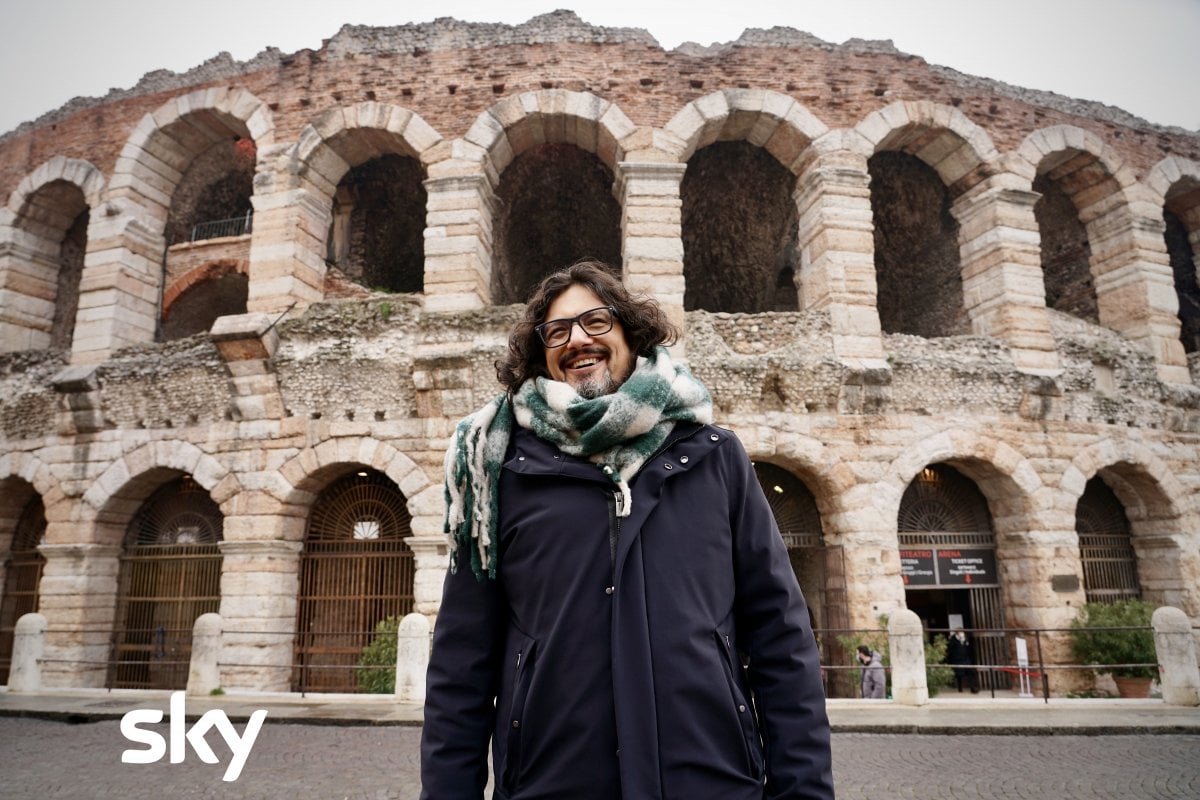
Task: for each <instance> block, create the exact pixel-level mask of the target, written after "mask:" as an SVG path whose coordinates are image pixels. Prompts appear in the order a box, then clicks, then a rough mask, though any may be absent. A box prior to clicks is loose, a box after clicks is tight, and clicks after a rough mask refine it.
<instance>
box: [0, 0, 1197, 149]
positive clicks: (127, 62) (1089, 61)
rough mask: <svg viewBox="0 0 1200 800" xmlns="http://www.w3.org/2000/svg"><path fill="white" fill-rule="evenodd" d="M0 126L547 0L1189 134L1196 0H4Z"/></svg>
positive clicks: (609, 17)
mask: <svg viewBox="0 0 1200 800" xmlns="http://www.w3.org/2000/svg"><path fill="white" fill-rule="evenodd" d="M0 2H2V3H3V8H2V9H0V21H2V22H3V24H0V132H6V131H9V130H11V129H12V128H15V127H16V126H17V125H19V124H20V123H21V122H24V121H27V120H32V119H36V118H37V117H39V116H41V115H42V114H44V113H45V112H47V111H51V110H53V109H55V108H58V107H59V106H61V105H62V104H64V103H66V102H67V101H68V100H70V99H71V98H73V97H77V96H102V95H104V94H106V93H107V92H108V90H109V89H110V88H119V89H126V88H129V87H131V86H133V85H134V84H135V83H137V81H138V80H139V79H140V78H141V76H142V75H144V74H145V73H147V72H150V71H153V70H157V69H170V70H174V71H176V72H183V71H186V70H188V69H190V68H192V67H194V66H196V65H198V64H200V63H202V62H204V61H206V60H208V59H209V58H211V57H212V56H214V55H216V54H218V53H220V52H221V51H222V50H224V51H228V52H229V53H230V54H231V55H232V56H233V57H234V58H236V59H239V60H245V59H248V58H252V57H253V56H254V55H256V54H257V53H259V52H260V51H261V50H263V49H264V48H266V47H269V46H274V47H278V48H279V49H280V50H282V51H284V52H285V53H290V52H295V51H297V50H300V49H303V48H312V49H317V48H318V47H320V46H321V40H322V39H328V38H329V37H331V36H333V35H334V34H335V33H336V32H337V30H338V29H339V28H340V27H341V26H342V25H343V24H345V23H354V24H361V25H379V26H385V25H402V24H405V23H411V22H428V21H430V20H431V19H433V18H434V17H435V16H437V17H441V16H452V17H455V18H457V19H461V20H467V21H471V22H504V23H508V24H517V23H520V22H524V21H525V20H527V19H529V18H530V17H533V16H535V15H537V14H540V13H545V12H547V11H552V10H554V9H555V8H570V9H572V10H574V11H575V12H576V13H578V14H579V16H580V17H581V18H582V19H583V20H584V21H586V22H590V23H592V24H595V25H604V26H614V27H636V28H645V29H646V30H648V31H650V33H651V34H652V35H653V36H654V37H655V38H656V39H657V40H658V42H659V44H661V45H662V46H663V47H665V48H668V49H670V48H673V47H676V46H678V45H679V44H680V43H682V42H685V41H695V42H699V43H701V44H711V43H713V42H727V41H732V40H734V39H736V38H737V37H738V36H739V35H740V34H741V32H742V31H743V30H744V29H745V28H769V27H772V26H775V25H783V26H788V27H792V28H796V29H799V30H802V31H807V32H809V33H812V34H814V35H816V36H818V37H820V38H822V39H824V40H826V41H829V42H835V43H840V42H843V41H845V40H846V39H849V38H851V37H858V38H862V39H891V40H892V41H893V42H894V43H895V45H896V47H898V48H899V49H900V50H903V51H904V52H907V53H911V54H913V55H918V56H921V57H922V58H924V59H925V60H926V61H929V62H930V63H933V64H941V65H944V66H947V67H952V68H954V69H957V70H959V71H960V72H966V73H969V74H972V75H979V76H983V77H988V78H994V79H997V80H1001V81H1004V82H1006V83H1011V84H1014V85H1017V86H1023V87H1027V88H1031V89H1044V90H1048V91H1053V92H1057V93H1058V94H1062V95H1066V96H1068V97H1075V98H1080V99H1084V100H1098V101H1100V102H1103V103H1107V104H1109V105H1114V106H1118V107H1120V108H1123V109H1125V110H1126V111H1129V112H1131V113H1133V114H1136V115H1138V116H1140V117H1143V118H1144V119H1147V120H1149V121H1151V122H1155V123H1158V124H1162V125H1177V126H1180V127H1183V128H1187V129H1189V130H1197V129H1200V0H782V1H781V0H770V1H769V2H763V1H761V0H724V1H723V2H719V3H718V2H706V0H693V2H687V3H674V2H671V3H668V2H659V3H650V2H646V0H641V2H625V1H624V0H605V1H604V2H594V1H593V0H586V1H583V0H575V1H574V2H572V1H571V0H549V2H533V1H531V0H503V2H496V0H490V2H478V1H477V0H434V2H431V3H426V2H422V3H415V2H400V1H398V0H392V1H391V2H385V1H384V0H202V2H197V3H183V2H175V0H0Z"/></svg>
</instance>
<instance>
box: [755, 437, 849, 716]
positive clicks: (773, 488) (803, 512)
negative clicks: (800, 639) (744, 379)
mask: <svg viewBox="0 0 1200 800" xmlns="http://www.w3.org/2000/svg"><path fill="white" fill-rule="evenodd" d="M754 474H755V475H756V476H757V477H758V482H759V484H761V485H762V488H763V493H764V494H766V496H767V503H768V504H769V505H770V506H771V513H772V514H773V515H774V516H775V524H776V525H778V526H779V532H780V534H781V535H782V536H783V542H784V544H786V545H787V548H788V556H789V558H790V559H791V563H792V570H793V571H794V572H795V573H796V580H797V582H798V583H799V584H800V590H801V591H802V592H804V599H805V600H806V601H807V602H808V611H809V615H810V617H811V622H812V626H813V630H814V631H815V632H816V634H817V646H818V648H819V649H820V651H821V663H823V664H838V665H841V664H847V663H849V658H850V656H849V653H847V652H846V650H845V648H843V647H842V645H841V643H840V642H839V641H838V638H837V637H838V634H839V632H841V631H844V630H845V629H846V628H847V627H849V613H848V611H847V605H846V567H845V562H844V560H843V555H842V548H841V547H839V546H837V545H828V544H826V543H825V536H824V533H823V528H822V525H821V512H820V511H819V510H818V508H817V500H816V498H815V497H814V496H813V493H812V492H811V491H809V489H808V487H807V486H805V485H804V482H803V481H801V480H800V479H799V478H797V477H796V476H795V475H793V474H792V473H791V472H789V471H787V470H786V469H783V468H782V467H779V466H776V465H775V464H768V463H766V462H762V461H756V462H754ZM827 672H828V674H826V676H825V695H826V696H827V697H853V696H854V687H853V685H852V682H851V681H850V673H849V672H848V671H844V670H831V671H827Z"/></svg>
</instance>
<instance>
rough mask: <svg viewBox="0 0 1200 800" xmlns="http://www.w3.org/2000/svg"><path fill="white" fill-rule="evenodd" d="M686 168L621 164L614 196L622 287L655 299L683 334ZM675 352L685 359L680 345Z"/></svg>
mask: <svg viewBox="0 0 1200 800" xmlns="http://www.w3.org/2000/svg"><path fill="white" fill-rule="evenodd" d="M686 169H687V165H686V164H669V163H668V164H664V163H654V162H640V161H621V162H618V164H617V179H616V186H615V187H614V188H613V192H614V194H615V195H616V197H617V202H619V203H620V204H621V259H622V264H621V268H622V274H623V276H624V282H625V285H626V286H627V287H628V288H629V289H630V291H633V292H642V293H645V294H647V295H650V296H651V297H653V298H655V299H656V300H657V301H658V302H659V305H661V306H662V309H663V311H664V312H665V313H666V315H667V318H668V319H669V320H670V321H671V322H672V323H674V324H675V325H676V326H677V327H678V328H679V330H680V331H685V330H686V327H685V325H684V317H683V293H684V279H683V237H682V214H683V201H682V200H681V199H680V197H679V186H680V184H681V183H682V181H683V173H684V170H686ZM674 352H675V353H676V354H677V355H679V356H680V357H682V356H683V355H685V348H684V342H683V340H682V339H681V340H680V342H679V344H678V345H676V347H675V350H674Z"/></svg>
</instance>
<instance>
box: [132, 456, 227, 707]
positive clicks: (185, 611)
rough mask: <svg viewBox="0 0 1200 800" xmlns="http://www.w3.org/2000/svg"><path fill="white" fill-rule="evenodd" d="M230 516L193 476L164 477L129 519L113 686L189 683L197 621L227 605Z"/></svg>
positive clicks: (169, 686) (181, 685)
mask: <svg viewBox="0 0 1200 800" xmlns="http://www.w3.org/2000/svg"><path fill="white" fill-rule="evenodd" d="M223 525H224V517H223V516H222V514H221V510H220V508H219V507H218V506H217V504H216V503H215V502H214V501H213V499H212V498H211V497H209V495H208V492H207V491H205V490H204V488H203V487H201V486H200V485H199V484H197V483H196V482H195V481H194V480H193V479H192V478H191V476H189V475H183V476H180V477H177V478H175V479H173V480H170V481H168V482H167V483H164V484H163V485H162V486H160V487H159V488H158V489H157V490H155V491H154V493H153V494H151V495H150V496H149V497H148V498H147V499H146V501H145V502H143V503H142V505H141V507H140V508H139V509H138V511H137V513H135V514H134V515H133V518H132V519H131V520H130V521H129V525H128V527H127V528H126V530H125V539H124V542H123V543H122V547H121V556H120V570H119V578H118V584H117V586H118V588H117V592H118V594H117V613H116V629H115V631H114V633H113V654H112V658H111V660H110V664H109V673H108V686H109V688H112V689H118V688H122V689H184V688H186V687H187V677H188V667H189V663H190V661H191V654H192V626H193V625H194V624H195V622H196V619H197V618H198V617H199V616H200V615H201V614H207V613H209V612H214V613H215V612H217V611H218V610H219V609H220V605H221V551H220V549H219V543H220V542H221V539H222V528H223Z"/></svg>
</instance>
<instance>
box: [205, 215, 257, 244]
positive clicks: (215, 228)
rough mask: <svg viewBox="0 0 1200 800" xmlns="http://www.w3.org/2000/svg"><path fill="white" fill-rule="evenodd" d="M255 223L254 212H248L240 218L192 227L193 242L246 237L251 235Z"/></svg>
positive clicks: (214, 221)
mask: <svg viewBox="0 0 1200 800" xmlns="http://www.w3.org/2000/svg"><path fill="white" fill-rule="evenodd" d="M253 222H254V211H253V210H252V209H251V210H247V211H246V213H245V214H243V215H241V216H240V217H230V218H229V219H216V220H212V221H209V222H201V223H199V224H198V225H193V226H192V238H191V241H193V242H199V241H202V240H204V239H219V238H221V237H222V236H245V235H246V234H248V233H250V231H251V229H252V227H253Z"/></svg>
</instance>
